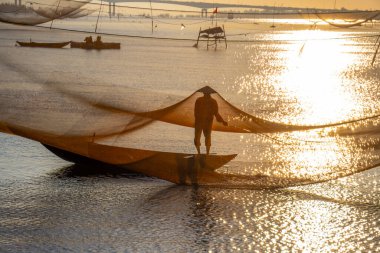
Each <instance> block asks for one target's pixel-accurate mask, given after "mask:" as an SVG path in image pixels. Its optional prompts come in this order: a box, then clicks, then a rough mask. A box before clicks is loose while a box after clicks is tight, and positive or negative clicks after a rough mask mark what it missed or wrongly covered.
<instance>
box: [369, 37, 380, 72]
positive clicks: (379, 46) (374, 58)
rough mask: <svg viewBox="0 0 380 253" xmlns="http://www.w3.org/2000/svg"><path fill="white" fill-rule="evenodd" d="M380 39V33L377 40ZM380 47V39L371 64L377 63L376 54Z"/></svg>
mask: <svg viewBox="0 0 380 253" xmlns="http://www.w3.org/2000/svg"><path fill="white" fill-rule="evenodd" d="M379 39H380V35H379V38H378V39H377V40H379ZM379 48H380V41H379V44H378V45H377V48H376V51H375V54H374V55H373V58H372V63H371V65H372V66H373V64H374V63H375V60H376V55H377V52H379Z"/></svg>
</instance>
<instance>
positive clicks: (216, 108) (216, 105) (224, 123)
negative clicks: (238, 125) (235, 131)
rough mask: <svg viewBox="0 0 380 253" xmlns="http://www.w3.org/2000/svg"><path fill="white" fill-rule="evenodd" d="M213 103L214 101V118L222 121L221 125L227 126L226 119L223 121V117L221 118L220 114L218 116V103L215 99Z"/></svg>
mask: <svg viewBox="0 0 380 253" xmlns="http://www.w3.org/2000/svg"><path fill="white" fill-rule="evenodd" d="M214 102H215V103H214V108H215V114H214V115H215V118H216V120H217V121H218V122H221V123H223V125H225V126H228V123H227V121H225V120H224V119H223V118H222V116H220V114H219V109H218V103H217V102H216V101H214Z"/></svg>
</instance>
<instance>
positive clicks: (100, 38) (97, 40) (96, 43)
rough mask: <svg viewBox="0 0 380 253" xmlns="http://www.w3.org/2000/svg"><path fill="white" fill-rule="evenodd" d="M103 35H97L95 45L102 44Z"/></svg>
mask: <svg viewBox="0 0 380 253" xmlns="http://www.w3.org/2000/svg"><path fill="white" fill-rule="evenodd" d="M102 43H103V42H102V37H101V36H97V37H96V41H95V46H100V45H101V44H102Z"/></svg>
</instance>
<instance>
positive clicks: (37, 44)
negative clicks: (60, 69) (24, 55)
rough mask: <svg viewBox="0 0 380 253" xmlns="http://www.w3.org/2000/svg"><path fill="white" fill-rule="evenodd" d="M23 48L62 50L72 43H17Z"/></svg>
mask: <svg viewBox="0 0 380 253" xmlns="http://www.w3.org/2000/svg"><path fill="white" fill-rule="evenodd" d="M16 42H17V44H19V45H20V46H21V47H45V48H62V47H64V46H67V45H68V44H70V41H66V42H33V41H30V42H22V41H16Z"/></svg>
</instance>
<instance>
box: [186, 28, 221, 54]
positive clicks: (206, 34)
mask: <svg viewBox="0 0 380 253" xmlns="http://www.w3.org/2000/svg"><path fill="white" fill-rule="evenodd" d="M200 39H204V41H206V43H207V50H208V48H209V47H210V46H214V47H215V50H216V49H217V48H218V43H220V41H222V40H224V44H225V45H226V49H227V37H226V32H225V30H224V26H222V27H220V26H216V27H212V28H208V29H205V30H202V29H201V28H199V34H198V39H197V43H196V44H195V45H194V47H198V44H199V41H202V40H200Z"/></svg>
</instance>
